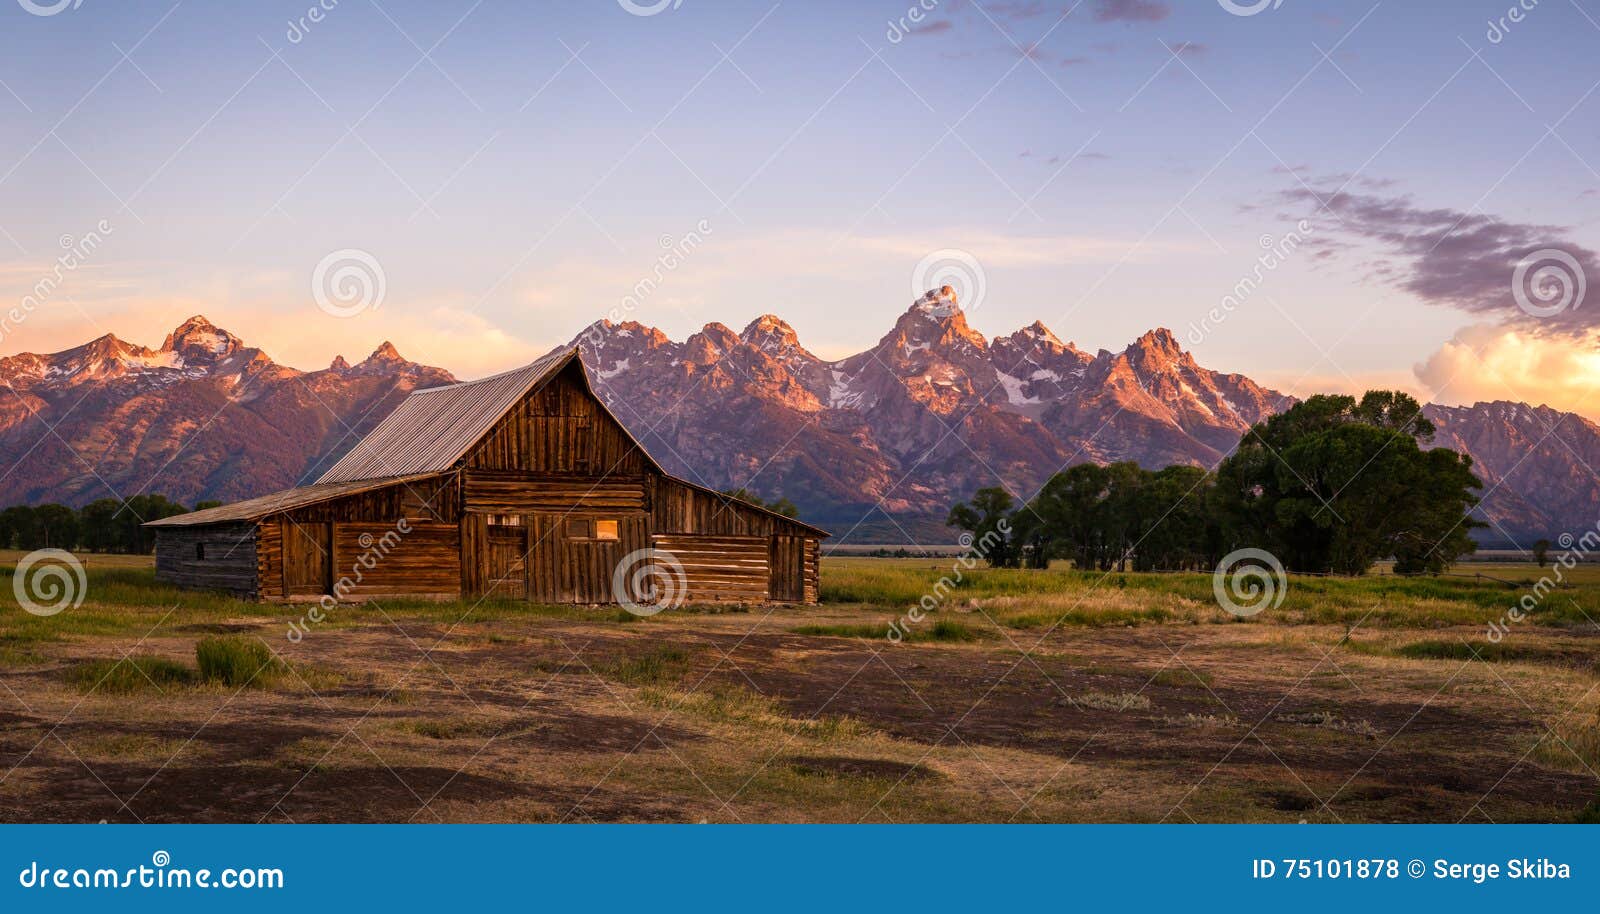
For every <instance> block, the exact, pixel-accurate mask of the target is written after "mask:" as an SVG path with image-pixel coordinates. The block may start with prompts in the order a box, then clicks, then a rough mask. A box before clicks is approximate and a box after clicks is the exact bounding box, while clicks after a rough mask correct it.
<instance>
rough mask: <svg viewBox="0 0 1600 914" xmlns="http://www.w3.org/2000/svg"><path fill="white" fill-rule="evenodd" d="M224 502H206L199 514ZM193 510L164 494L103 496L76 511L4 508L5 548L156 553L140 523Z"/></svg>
mask: <svg viewBox="0 0 1600 914" xmlns="http://www.w3.org/2000/svg"><path fill="white" fill-rule="evenodd" d="M220 504H221V502H217V501H202V502H199V503H198V504H196V505H195V506H194V510H196V511H198V510H200V509H202V508H211V507H215V506H217V505H220ZM188 512H189V509H188V508H185V507H184V506H183V505H181V504H178V503H177V502H175V501H172V500H171V499H169V498H167V497H166V496H165V495H135V496H133V497H132V498H128V499H120V498H102V499H100V500H99V501H92V502H90V503H89V504H87V505H84V506H83V507H82V508H78V509H76V510H74V509H72V508H69V507H67V506H66V505H56V504H50V505H13V506H12V507H9V508H6V509H4V510H0V549H27V550H30V551H31V550H34V549H45V548H55V549H68V550H71V549H82V550H85V551H88V552H127V553H149V552H153V551H154V550H155V546H156V543H155V534H154V533H152V532H151V531H149V530H146V529H144V528H143V527H142V526H141V525H142V524H143V523H144V522H145V521H152V520H160V519H161V518H163V517H171V516H173V515H174V514H187V513H188Z"/></svg>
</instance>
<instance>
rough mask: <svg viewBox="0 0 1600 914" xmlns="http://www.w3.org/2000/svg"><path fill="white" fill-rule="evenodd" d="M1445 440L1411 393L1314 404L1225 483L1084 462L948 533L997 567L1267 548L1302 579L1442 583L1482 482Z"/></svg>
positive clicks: (1283, 422) (957, 511)
mask: <svg viewBox="0 0 1600 914" xmlns="http://www.w3.org/2000/svg"><path fill="white" fill-rule="evenodd" d="M1434 431H1435V429H1434V426H1433V424H1432V423H1431V422H1429V421H1428V419H1427V418H1426V417H1425V416H1423V415H1422V407H1421V405H1420V404H1418V403H1417V401H1416V399H1414V398H1413V397H1411V396H1409V395H1407V394H1405V393H1401V392H1399V391H1368V392H1367V394H1366V395H1365V396H1363V397H1361V399H1359V400H1357V399H1356V398H1354V397H1348V396H1335V395H1320V396H1314V397H1311V398H1310V399H1308V400H1306V401H1304V402H1302V403H1299V404H1296V405H1295V406H1294V407H1293V408H1291V409H1289V410H1287V411H1285V412H1282V413H1279V414H1277V415H1275V416H1272V417H1271V418H1269V419H1267V420H1265V421H1263V422H1260V423H1257V424H1256V425H1255V426H1253V427H1252V428H1251V429H1250V430H1249V431H1248V432H1246V433H1245V435H1244V437H1243V438H1241V439H1240V441H1239V445H1238V447H1237V448H1235V449H1234V451H1233V453H1231V454H1230V455H1228V457H1226V458H1225V459H1224V460H1223V461H1222V462H1221V463H1220V464H1218V466H1217V467H1216V470H1215V471H1214V472H1207V471H1205V470H1203V469H1201V468H1199V467H1191V466H1170V467H1167V468H1166V469H1162V470H1146V469H1143V468H1142V467H1140V466H1138V465H1137V464H1135V463H1132V462H1124V463H1113V464H1110V465H1107V466H1099V465H1095V464H1080V465H1078V466H1074V467H1070V468H1068V469H1067V470H1064V471H1063V472H1060V473H1057V474H1056V475H1054V476H1052V477H1050V479H1049V480H1048V481H1047V482H1046V483H1045V484H1044V486H1043V487H1041V488H1040V490H1039V492H1038V494H1037V495H1035V496H1034V497H1033V498H1032V499H1031V500H1029V501H1028V502H1027V503H1026V504H1021V505H1018V504H1017V503H1016V501H1015V499H1014V498H1013V497H1012V496H1011V494H1010V493H1008V492H1007V491H1006V490H1004V489H1002V488H999V487H991V488H985V489H980V490H978V492H977V493H975V494H974V496H973V498H972V499H971V500H970V501H967V502H961V503H959V504H957V505H955V506H954V507H953V508H952V509H951V511H950V515H949V518H948V521H947V522H948V523H949V525H950V526H953V527H957V528H960V529H962V530H965V531H967V532H968V533H969V534H970V535H971V537H972V539H973V541H974V542H984V543H991V544H993V545H992V546H991V547H990V548H989V550H988V554H986V555H984V556H983V558H985V559H986V560H988V562H989V563H990V564H991V565H994V566H996V567H1034V568H1041V567H1046V566H1047V565H1048V564H1049V563H1050V562H1051V561H1052V560H1070V561H1071V562H1072V563H1073V564H1074V565H1075V566H1076V567H1078V568H1082V569H1099V570H1102V571H1109V570H1112V569H1122V570H1128V569H1131V570H1134V571H1181V570H1196V569H1210V568H1212V567H1215V565H1216V564H1217V563H1218V562H1219V561H1220V560H1221V559H1222V558H1223V556H1225V555H1226V554H1228V553H1229V552H1232V551H1233V550H1235V549H1239V548H1244V547H1256V548H1260V549H1265V550H1267V551H1268V552H1271V553H1272V554H1273V555H1275V556H1277V557H1278V559H1279V561H1281V562H1282V563H1283V565H1284V567H1286V568H1288V569H1290V570H1293V571H1301V572H1322V573H1326V572H1332V573H1338V574H1362V573H1364V572H1366V571H1367V570H1368V569H1370V568H1371V567H1372V565H1373V564H1374V563H1376V562H1378V561H1381V560H1383V559H1386V558H1393V559H1394V560H1395V571H1397V572H1399V573H1402V574H1407V573H1417V572H1438V571H1443V570H1445V569H1446V568H1448V567H1449V566H1450V564H1451V563H1453V562H1454V561H1455V560H1456V559H1457V558H1459V557H1460V556H1462V555H1466V554H1469V553H1471V552H1472V551H1473V550H1474V549H1475V548H1476V547H1475V544H1474V543H1473V541H1472V537H1471V531H1472V530H1473V529H1474V528H1476V527H1481V526H1484V525H1483V524H1482V523H1480V522H1478V521H1476V520H1473V519H1472V518H1471V517H1470V516H1469V512H1470V511H1471V510H1472V508H1473V507H1474V506H1476V505H1477V503H1478V497H1477V494H1476V492H1477V490H1478V489H1481V488H1482V485H1483V484H1482V483H1481V482H1480V481H1479V480H1478V478H1477V476H1476V475H1474V474H1473V472H1472V459H1471V458H1470V457H1467V456H1466V455H1464V454H1460V453H1457V452H1456V451H1452V450H1449V449H1447V448H1425V447H1424V445H1426V444H1428V443H1430V442H1431V441H1432V439H1433V435H1434ZM996 534H999V535H998V536H997V535H996Z"/></svg>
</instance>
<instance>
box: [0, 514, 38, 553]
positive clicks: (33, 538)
mask: <svg viewBox="0 0 1600 914" xmlns="http://www.w3.org/2000/svg"><path fill="white" fill-rule="evenodd" d="M0 528H4V529H5V531H6V545H8V546H11V547H13V548H16V549H26V550H28V551H32V550H34V549H39V548H41V547H43V546H44V531H43V530H41V529H40V527H39V517H38V514H37V512H35V511H34V509H33V508H32V507H31V506H29V505H13V506H11V507H9V508H7V509H5V510H4V511H0Z"/></svg>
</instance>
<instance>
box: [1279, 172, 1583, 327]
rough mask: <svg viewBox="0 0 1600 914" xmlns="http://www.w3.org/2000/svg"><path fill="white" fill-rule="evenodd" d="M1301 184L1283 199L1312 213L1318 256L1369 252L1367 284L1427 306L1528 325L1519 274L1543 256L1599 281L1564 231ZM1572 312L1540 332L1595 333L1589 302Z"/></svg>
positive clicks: (1553, 318)
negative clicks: (1343, 246)
mask: <svg viewBox="0 0 1600 914" xmlns="http://www.w3.org/2000/svg"><path fill="white" fill-rule="evenodd" d="M1307 183H1308V184H1309V185H1310V186H1301V187H1296V188H1294V189H1292V190H1288V191H1285V192H1284V198H1285V199H1286V200H1288V201H1291V202H1293V203H1295V204H1299V205H1309V206H1310V207H1311V208H1313V209H1314V210H1315V211H1317V213H1318V215H1315V216H1312V217H1310V218H1311V219H1312V221H1313V222H1314V223H1315V224H1317V225H1318V226H1319V228H1321V227H1323V226H1326V229H1327V231H1326V233H1323V234H1322V239H1323V240H1321V241H1319V242H1318V244H1320V245H1321V247H1322V249H1323V250H1329V249H1330V248H1329V247H1328V245H1329V242H1330V240H1331V241H1337V240H1338V238H1339V237H1341V236H1342V237H1344V238H1346V239H1349V238H1355V239H1361V240H1364V241H1366V242H1370V243H1372V244H1375V245H1376V246H1377V247H1378V249H1379V251H1380V252H1381V253H1382V255H1384V256H1383V257H1382V258H1381V259H1379V260H1378V261H1377V262H1375V263H1373V264H1372V265H1371V266H1370V270H1371V272H1370V278H1373V279H1377V280H1380V281H1388V282H1392V283H1394V284H1395V285H1397V286H1399V287H1400V288H1402V289H1404V290H1406V291H1408V292H1410V293H1412V294H1414V295H1416V296H1417V297H1418V298H1420V299H1422V300H1423V301H1425V302H1428V303H1430V304H1436V305H1443V306H1446V307H1450V308H1455V309H1458V310H1460V311H1464V312H1468V313H1472V314H1483V315H1491V316H1494V317H1497V318H1500V319H1502V320H1517V321H1533V320H1535V318H1533V317H1531V316H1530V315H1529V313H1528V312H1527V311H1526V310H1525V309H1524V308H1523V307H1521V306H1519V303H1518V297H1517V293H1516V282H1515V277H1516V275H1517V273H1518V269H1517V268H1518V264H1519V263H1523V262H1527V261H1531V260H1532V259H1533V258H1534V255H1537V254H1539V253H1540V252H1544V251H1549V250H1554V251H1560V252H1563V253H1564V254H1565V255H1566V256H1567V257H1570V258H1571V259H1572V261H1573V262H1575V263H1576V264H1577V266H1578V268H1579V271H1580V272H1581V274H1582V277H1584V278H1586V279H1600V256H1597V255H1596V254H1595V252H1594V251H1592V250H1590V249H1589V248H1587V247H1584V246H1583V245H1581V244H1579V243H1578V242H1577V241H1575V240H1573V237H1572V233H1571V229H1569V228H1567V227H1564V226H1559V225H1543V224H1537V223H1526V222H1512V221H1509V220H1507V219H1503V218H1501V217H1499V216H1495V215H1492V214H1489V213H1483V212H1476V211H1463V210H1456V209H1449V208H1427V207H1422V206H1418V205H1417V204H1416V203H1415V202H1414V201H1413V200H1412V199H1411V198H1410V197H1407V196H1399V197H1390V196H1380V195H1376V194H1360V193H1350V192H1348V191H1342V190H1337V189H1336V187H1337V186H1336V185H1335V186H1333V187H1328V186H1326V184H1331V183H1332V182H1331V181H1328V182H1326V184H1322V185H1320V186H1319V184H1317V183H1313V182H1307ZM1524 278H1525V279H1526V280H1528V281H1530V282H1533V283H1536V284H1537V283H1550V282H1554V281H1555V279H1556V277H1554V276H1553V275H1540V274H1539V273H1538V272H1537V271H1534V272H1533V273H1532V274H1530V275H1527V276H1525V277H1524ZM1528 288H1530V287H1527V286H1526V285H1525V289H1528ZM1574 288H1575V287H1574ZM1549 290H1550V287H1546V291H1549ZM1523 294H1524V297H1526V296H1527V295H1530V294H1532V293H1531V291H1525V292H1524V293H1523ZM1578 305H1579V306H1574V307H1568V308H1565V309H1564V310H1560V311H1558V312H1557V313H1555V314H1551V315H1549V316H1546V317H1542V318H1538V319H1537V320H1538V321H1539V323H1538V325H1537V326H1538V328H1539V329H1540V330H1542V331H1546V332H1548V331H1552V330H1561V331H1566V332H1577V331H1581V330H1587V329H1588V328H1591V327H1600V307H1595V306H1594V304H1593V303H1592V302H1591V303H1590V304H1589V306H1588V307H1582V306H1581V305H1582V303H1581V302H1579V303H1578Z"/></svg>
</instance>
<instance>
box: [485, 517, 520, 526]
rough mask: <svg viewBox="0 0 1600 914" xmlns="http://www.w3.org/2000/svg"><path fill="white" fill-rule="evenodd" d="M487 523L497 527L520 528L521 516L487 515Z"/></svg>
mask: <svg viewBox="0 0 1600 914" xmlns="http://www.w3.org/2000/svg"><path fill="white" fill-rule="evenodd" d="M489 523H490V524H493V525H495V526H497V527H520V526H522V515H521V514H491V515H489Z"/></svg>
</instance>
